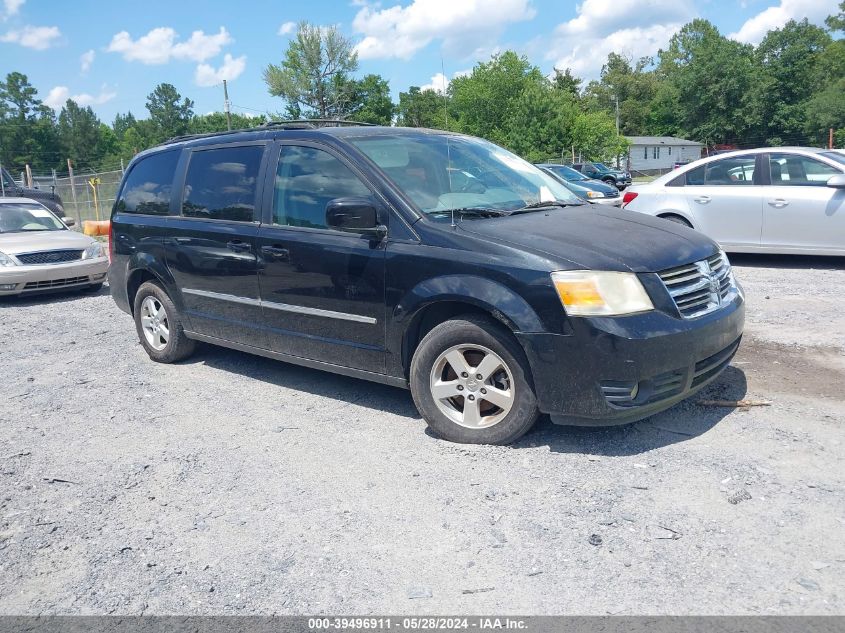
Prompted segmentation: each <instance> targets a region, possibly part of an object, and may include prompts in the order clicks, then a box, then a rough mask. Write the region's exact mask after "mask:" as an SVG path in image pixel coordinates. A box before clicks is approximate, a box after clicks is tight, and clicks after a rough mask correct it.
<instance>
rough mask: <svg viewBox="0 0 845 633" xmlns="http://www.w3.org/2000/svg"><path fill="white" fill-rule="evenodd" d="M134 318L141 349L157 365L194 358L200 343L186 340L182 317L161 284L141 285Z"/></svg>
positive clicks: (137, 295) (147, 283) (148, 283)
mask: <svg viewBox="0 0 845 633" xmlns="http://www.w3.org/2000/svg"><path fill="white" fill-rule="evenodd" d="M134 315H135V328H136V329H137V330H138V338H139V340H140V341H141V345H143V346H144V349H145V350H146V352H147V354H148V355H149V357H150V358H151V359H153V360H154V361H156V362H158V363H175V362H177V361H180V360H183V359H185V358H187V357H188V356H190V355H191V354H193V352H194V348H195V347H196V341H193V340H191V339H189V338H188V337H187V336H185V331H184V328H183V325H182V316H181V314H179V311H178V310H177V309H176V306H175V305H174V303H173V301H172V300H171V298H170V296H169V295H168V294H167V292H165V291H164V289H163V288H162V287H161V286H159V285H158V284H156V283H153V282H151V281H148V282H146V283H144V284H141V287H140V288H138V293H137V294H136V295H135V310H134Z"/></svg>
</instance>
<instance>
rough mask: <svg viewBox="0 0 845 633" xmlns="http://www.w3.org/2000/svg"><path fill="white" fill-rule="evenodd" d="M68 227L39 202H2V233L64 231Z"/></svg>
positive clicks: (0, 221) (0, 217)
mask: <svg viewBox="0 0 845 633" xmlns="http://www.w3.org/2000/svg"><path fill="white" fill-rule="evenodd" d="M66 228H67V227H66V226H65V225H64V224H62V223H61V221H60V220H59V219H58V218H57V217H56V216H55V215H53V214H52V213H50V212H49V211H48V210H47V209H45V208H44V207H42V206H41V205H38V204H0V233H27V232H29V231H62V230H65V229H66Z"/></svg>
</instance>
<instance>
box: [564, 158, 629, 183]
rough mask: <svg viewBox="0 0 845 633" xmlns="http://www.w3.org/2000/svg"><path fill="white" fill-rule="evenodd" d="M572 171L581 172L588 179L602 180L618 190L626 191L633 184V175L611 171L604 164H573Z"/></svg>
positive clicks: (617, 170)
mask: <svg viewBox="0 0 845 633" xmlns="http://www.w3.org/2000/svg"><path fill="white" fill-rule="evenodd" d="M572 169H575V170H577V171H580V172H581V173H582V174H584V175H585V176H586V177H587V178H593V179H594V180H601V181H602V182H604V183H606V184H608V185H613V186H614V187H616V188H617V189H624V188H625V187H627V186H628V185H630V184H631V174H630V173H629V172H627V171H623V170H620V169H611V168H610V167H608V166H607V165H605V164H604V163H572Z"/></svg>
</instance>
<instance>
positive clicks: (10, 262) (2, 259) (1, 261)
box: [0, 252, 17, 268]
mask: <svg viewBox="0 0 845 633" xmlns="http://www.w3.org/2000/svg"><path fill="white" fill-rule="evenodd" d="M7 266H17V264H16V263H15V260H14V259H12V258H11V257H9V256H8V255H6V253H3V252H0V268H5V267H7Z"/></svg>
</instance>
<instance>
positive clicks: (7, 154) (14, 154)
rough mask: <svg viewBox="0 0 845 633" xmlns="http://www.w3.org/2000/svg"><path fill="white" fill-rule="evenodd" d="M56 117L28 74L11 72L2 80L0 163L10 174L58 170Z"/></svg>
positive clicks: (0, 97)
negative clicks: (12, 172)
mask: <svg viewBox="0 0 845 633" xmlns="http://www.w3.org/2000/svg"><path fill="white" fill-rule="evenodd" d="M54 119H55V114H54V113H53V111H52V110H51V109H50V108H48V107H47V106H45V105H44V104H43V103H41V100H40V99H38V91H37V90H36V89H35V88H34V87H33V86H32V84H30V83H29V79H27V76H26V75H23V74H21V73H18V72H11V73H9V74H8V75H6V80H5V81H0V163H2V164H3V166H4V167H6V168H7V169H9V170H10V171H19V170H22V169H23V168H24V166H25V165H27V164H29V165H30V166H32V168H33V169H36V170H44V169H49V168H52V167H56V166H58V165H59V164H60V163H61V160H62V157H61V152H60V151H59V147H58V145H57V143H56V134H55V120H54Z"/></svg>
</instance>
